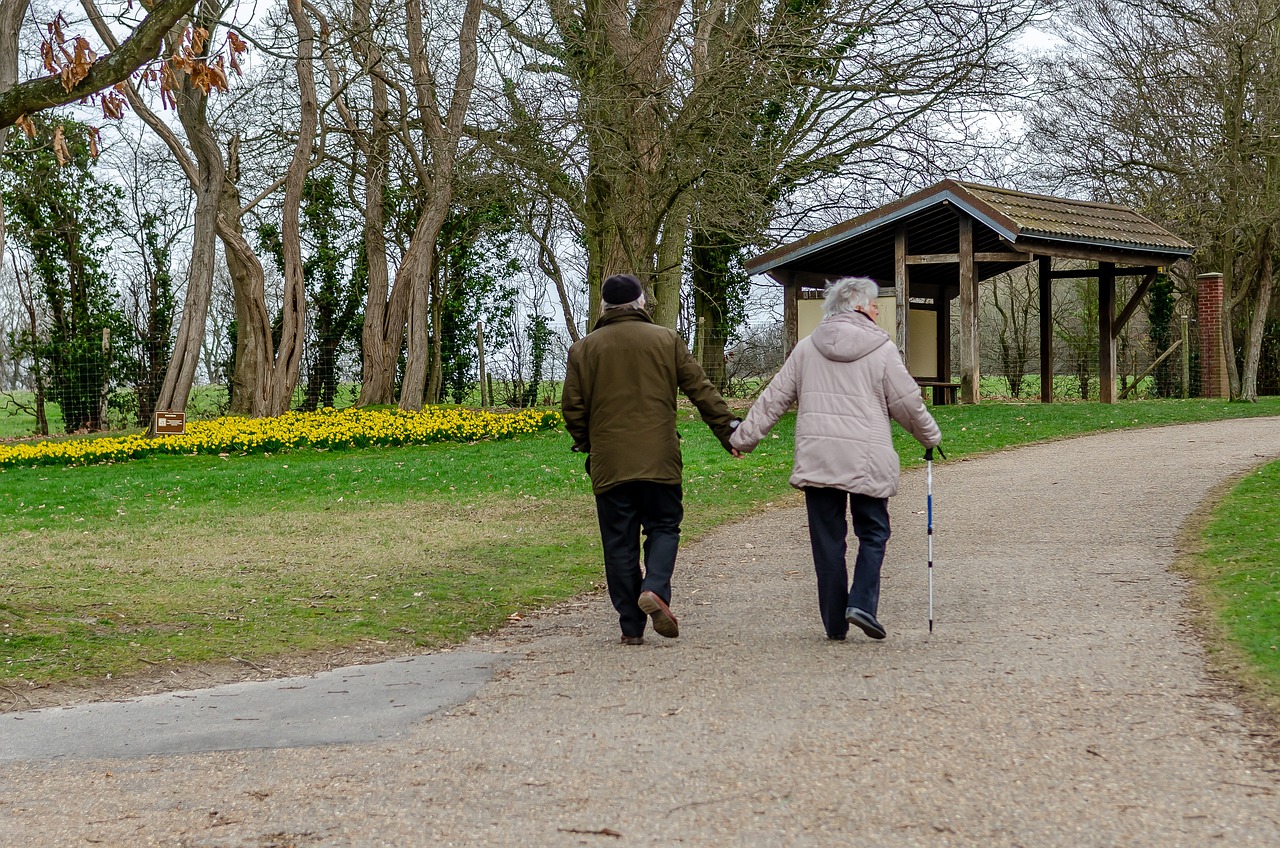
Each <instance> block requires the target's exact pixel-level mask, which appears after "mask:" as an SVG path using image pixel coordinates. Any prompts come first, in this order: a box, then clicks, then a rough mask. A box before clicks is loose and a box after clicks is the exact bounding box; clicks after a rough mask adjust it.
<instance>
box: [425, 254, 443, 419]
mask: <svg viewBox="0 0 1280 848" xmlns="http://www.w3.org/2000/svg"><path fill="white" fill-rule="evenodd" d="M433 253H434V251H433ZM431 264H432V269H431V368H430V372H429V376H428V377H427V403H431V404H436V403H439V402H440V399H441V396H442V390H443V388H444V340H443V339H441V338H440V333H441V329H442V325H443V324H444V321H443V313H444V301H445V296H444V292H445V286H444V284H443V281H442V280H441V279H440V276H441V275H440V257H439V256H435V258H433V259H432V261H431Z"/></svg>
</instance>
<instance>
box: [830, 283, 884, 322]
mask: <svg viewBox="0 0 1280 848" xmlns="http://www.w3.org/2000/svg"><path fill="white" fill-rule="evenodd" d="M879 296H880V286H879V284H877V283H876V281H875V280H873V279H871V278H869V277H841V278H840V279H838V280H834V281H832V282H830V283H828V284H827V291H826V296H825V298H824V299H823V301H822V314H823V316H825V317H827V318H830V317H831V316H832V315H842V314H844V313H847V312H856V311H858V307H860V306H861V307H867V306H870V305H871V304H872V303H874V302H875V299H876V298H877V297H879Z"/></svg>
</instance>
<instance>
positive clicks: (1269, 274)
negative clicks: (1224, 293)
mask: <svg viewBox="0 0 1280 848" xmlns="http://www.w3.org/2000/svg"><path fill="white" fill-rule="evenodd" d="M1274 232H1275V228H1274V227H1267V230H1266V232H1265V233H1264V234H1263V237H1262V246H1261V248H1260V250H1259V253H1260V254H1261V262H1260V264H1259V267H1258V292H1257V295H1256V296H1255V297H1254V300H1253V318H1252V320H1251V321H1250V322H1249V335H1248V337H1247V338H1246V340H1245V345H1246V346H1245V355H1244V371H1243V373H1241V375H1240V395H1239V397H1240V400H1247V401H1250V402H1252V403H1257V402H1258V365H1259V363H1260V362H1261V360H1262V337H1263V335H1264V334H1265V333H1266V328H1267V314H1268V313H1269V312H1270V311H1271V291H1272V286H1273V284H1274V279H1273V277H1274V274H1275V256H1274V253H1273V251H1272V241H1273V236H1274ZM1224 323H1225V321H1224Z"/></svg>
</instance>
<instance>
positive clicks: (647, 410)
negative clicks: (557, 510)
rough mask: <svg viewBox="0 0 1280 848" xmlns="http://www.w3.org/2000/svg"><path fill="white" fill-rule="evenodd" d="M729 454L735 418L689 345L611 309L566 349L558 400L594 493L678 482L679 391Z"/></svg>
mask: <svg viewBox="0 0 1280 848" xmlns="http://www.w3.org/2000/svg"><path fill="white" fill-rule="evenodd" d="M677 389H678V390H680V391H681V392H683V393H684V394H685V396H686V397H688V398H689V400H690V401H692V402H693V405H694V406H696V407H697V408H698V411H699V412H700V413H701V414H702V420H703V421H705V422H706V423H707V426H708V427H710V428H711V431H712V432H713V433H715V435H716V437H717V438H718V439H720V443H721V444H722V445H724V447H725V449H726V450H728V449H729V434H730V433H732V432H733V429H732V427H731V426H730V425H731V422H733V421H735V420H736V417H735V416H734V414H733V413H732V412H730V411H729V407H728V406H726V405H725V402H724V398H722V397H720V393H719V392H718V391H716V388H715V386H713V385H711V381H710V380H708V379H707V375H706V373H705V372H704V371H703V370H702V366H700V365H698V363H697V362H696V361H694V358H693V357H692V356H690V355H689V349H688V348H687V347H685V343H684V340H683V339H681V338H680V336H679V335H678V334H677V333H676V332H675V331H674V330H669V329H667V328H666V327H659V326H658V325H656V324H654V323H653V321H652V320H650V318H649V316H648V314H647V313H645V312H644V311H643V310H639V309H621V310H610V311H606V312H605V314H604V315H603V316H602V317H601V318H600V320H599V321H597V322H596V326H595V329H593V330H592V331H591V332H590V333H588V334H587V336H586V337H585V338H583V339H581V340H579V341H578V342H577V343H575V344H574V345H573V347H571V348H569V369H568V373H567V374H566V375H565V381H564V396H563V398H562V400H561V402H560V409H561V412H562V413H563V414H564V423H565V427H566V428H567V429H568V431H569V434H570V435H571V436H573V449H574V450H575V451H581V452H582V453H586V454H588V455H589V456H590V458H591V459H590V469H591V488H592V490H593V491H594V492H595V493H596V494H600V493H601V492H605V491H607V490H609V489H611V488H613V487H614V486H617V485H618V484H619V483H627V482H630V481H632V480H651V481H654V482H657V483H680V482H681V471H682V467H683V466H682V463H681V459H680V437H679V436H678V435H677V434H676V390H677Z"/></svg>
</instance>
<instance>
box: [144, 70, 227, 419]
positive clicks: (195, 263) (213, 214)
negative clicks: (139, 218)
mask: <svg viewBox="0 0 1280 848" xmlns="http://www.w3.org/2000/svg"><path fill="white" fill-rule="evenodd" d="M207 108H208V97H207V96H206V95H205V93H204V92H202V91H201V90H200V89H199V88H197V87H195V86H194V85H192V84H191V79H190V77H188V76H187V75H186V74H183V75H182V85H181V88H180V90H179V92H178V110H177V111H178V120H179V121H180V122H181V123H182V127H183V129H184V130H185V131H186V134H187V143H188V144H190V145H191V150H192V152H193V153H194V154H195V159H196V179H195V183H194V185H193V186H192V189H193V191H194V192H195V195H196V210H195V220H194V222H193V227H192V243H191V261H190V264H189V265H188V269H187V292H186V296H185V298H184V300H183V305H182V319H181V321H180V322H179V324H178V333H177V339H176V341H175V343H174V349H173V354H172V355H171V356H170V358H169V367H168V368H167V369H166V370H165V377H164V383H163V384H162V385H161V387H160V394H159V395H158V396H157V397H156V404H155V406H156V409H158V410H165V411H168V410H172V411H175V412H182V411H184V410H185V409H186V408H187V401H188V399H189V398H190V396H191V386H192V384H193V383H194V382H195V375H196V366H197V365H198V364H199V361H200V348H201V343H202V342H203V341H204V335H205V331H206V329H207V325H208V318H209V300H210V299H211V298H212V297H213V271H214V265H215V263H216V261H217V249H218V245H217V230H218V207H219V204H220V203H221V198H222V184H223V180H224V178H225V175H226V170H225V167H224V165H223V161H222V153H221V151H219V150H218V144H217V142H216V141H215V140H214V137H213V131H212V130H211V129H210V128H209V123H208V121H207V119H206V117H205V116H206V110H207ZM148 426H150V422H148Z"/></svg>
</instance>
